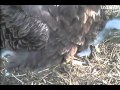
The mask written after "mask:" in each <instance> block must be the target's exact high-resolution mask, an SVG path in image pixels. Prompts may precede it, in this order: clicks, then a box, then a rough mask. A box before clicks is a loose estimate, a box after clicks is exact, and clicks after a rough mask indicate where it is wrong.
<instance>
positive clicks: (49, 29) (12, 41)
mask: <svg viewBox="0 0 120 90" xmlns="http://www.w3.org/2000/svg"><path fill="white" fill-rule="evenodd" d="M99 10H100V6H99V5H93V6H92V5H85V6H83V5H60V6H58V7H56V6H54V5H0V12H1V13H0V17H1V22H0V26H1V30H0V34H1V41H2V44H1V46H0V48H1V49H2V51H1V57H2V58H4V57H6V58H7V59H8V62H9V63H8V66H7V67H8V69H9V70H11V69H13V68H15V67H23V68H24V67H30V68H36V67H39V68H44V67H47V66H51V65H54V64H58V63H61V62H62V61H63V60H67V61H68V62H69V61H70V60H72V59H73V57H74V55H75V54H76V52H77V49H78V46H80V45H81V46H83V47H85V46H86V47H87V46H88V43H89V42H88V41H90V40H93V39H94V38H95V36H96V34H95V32H94V31H97V30H98V29H96V28H95V27H94V26H99V25H100V24H101V21H100V15H99ZM96 16H97V17H96ZM93 32H94V33H93ZM90 34H91V35H92V36H93V38H91V39H90V37H91V36H89V35H90ZM88 38H89V39H88ZM82 49H83V48H82ZM82 49H81V50H82Z"/></svg>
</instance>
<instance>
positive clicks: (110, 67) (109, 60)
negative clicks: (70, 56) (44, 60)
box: [0, 38, 120, 85]
mask: <svg viewBox="0 0 120 90" xmlns="http://www.w3.org/2000/svg"><path fill="white" fill-rule="evenodd" d="M100 50H101V52H100V53H97V52H96V51H95V50H94V51H93V53H92V55H93V58H92V59H88V58H79V59H78V61H79V63H80V64H79V65H76V64H75V65H74V63H71V64H62V65H58V66H55V67H52V68H47V69H45V70H43V71H34V72H30V71H27V70H26V71H23V72H19V73H18V72H15V73H13V74H12V75H9V76H5V74H4V73H3V72H2V70H3V69H2V70H1V72H0V73H1V80H0V81H1V82H0V84H1V85H120V39H118V38H114V39H111V40H109V41H107V42H105V43H103V44H102V45H100ZM75 61H76V60H75ZM2 65H4V64H2ZM3 71H4V70H3Z"/></svg>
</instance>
